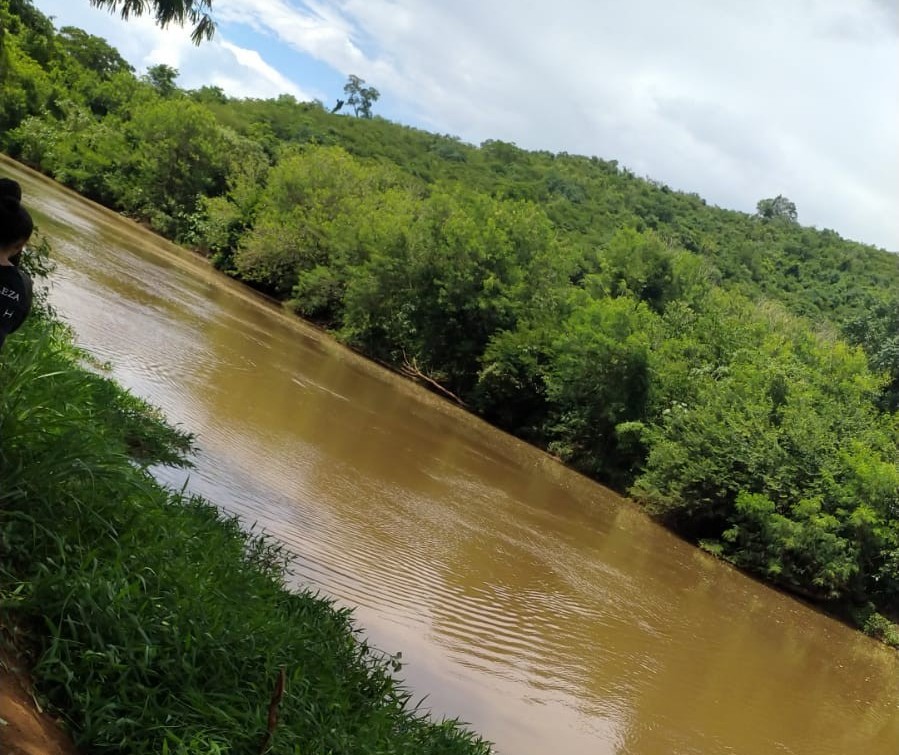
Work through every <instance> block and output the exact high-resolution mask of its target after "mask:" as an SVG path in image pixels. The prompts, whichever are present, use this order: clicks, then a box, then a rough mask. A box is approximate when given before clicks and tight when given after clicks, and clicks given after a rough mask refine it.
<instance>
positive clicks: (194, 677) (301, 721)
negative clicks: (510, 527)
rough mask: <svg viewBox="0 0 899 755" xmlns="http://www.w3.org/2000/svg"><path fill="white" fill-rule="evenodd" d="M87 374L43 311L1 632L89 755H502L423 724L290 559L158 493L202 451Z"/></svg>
mask: <svg viewBox="0 0 899 755" xmlns="http://www.w3.org/2000/svg"><path fill="white" fill-rule="evenodd" d="M81 356H82V355H79V353H78V351H77V350H76V349H75V348H74V347H73V346H72V344H71V341H70V340H69V338H68V334H67V332H66V330H65V329H64V328H63V327H61V326H60V325H59V324H58V323H57V322H56V321H55V320H54V319H53V317H52V314H51V313H49V312H48V311H47V309H46V307H43V308H42V311H40V312H38V313H36V315H35V316H33V317H32V319H31V321H30V322H29V323H28V325H27V326H26V327H25V328H24V329H23V331H22V332H21V333H18V334H16V336H15V337H14V338H11V339H9V341H8V342H7V345H6V348H5V350H4V352H3V354H2V360H0V385H2V386H3V390H2V391H0V623H2V624H3V625H4V626H5V627H7V628H10V627H13V626H17V627H24V628H25V629H24V634H25V635H26V638H27V643H28V645H29V647H30V649H31V652H32V655H33V660H34V676H35V678H36V681H37V689H38V691H39V693H40V695H41V696H42V697H43V698H44V699H45V700H46V701H47V702H48V703H49V704H50V705H52V706H53V708H55V709H56V710H57V711H58V712H59V713H60V714H61V715H62V717H63V718H64V719H65V720H66V721H67V722H68V724H69V726H70V728H71V731H72V733H73V736H74V739H75V741H76V744H77V745H79V746H81V747H82V748H83V749H84V751H85V752H90V753H135V754H140V755H142V754H144V753H154V754H158V753H172V754H174V753H185V754H186V753H191V754H192V755H193V754H197V753H236V754H239V755H243V754H244V753H259V752H266V753H284V754H288V753H290V754H292V755H296V754H298V753H303V755H312V754H313V753H322V754H325V753H335V754H336V753H348V754H349V753H353V754H354V755H356V754H360V755H362V754H364V753H410V754H411V753H415V755H420V754H424V753H434V754H438V753H439V754H446V755H453V754H455V753H472V754H474V753H488V752H490V747H489V746H488V745H487V744H486V743H485V742H483V741H482V740H481V739H479V738H478V737H476V736H475V735H473V734H471V733H470V732H468V731H466V730H464V729H463V728H461V727H460V726H459V725H458V723H457V722H455V721H442V722H437V721H432V720H430V719H428V718H427V717H425V716H423V715H421V714H420V713H419V712H417V711H416V710H415V709H414V708H412V707H410V705H409V703H410V693H409V692H408V691H406V690H405V689H404V688H402V687H401V686H400V685H398V683H397V682H396V681H395V679H394V678H393V676H392V672H393V671H395V665H396V664H395V662H394V660H393V659H392V658H391V657H389V656H386V655H384V654H382V653H380V652H378V651H375V650H374V649H372V648H370V647H369V646H368V645H367V644H366V643H365V641H364V640H363V639H362V638H361V637H360V635H359V632H358V630H357V629H356V628H355V627H354V625H353V622H352V617H351V615H350V613H349V612H348V611H346V610H342V609H337V608H336V607H335V606H334V605H332V604H331V603H330V602H328V601H327V600H324V599H322V598H320V597H318V596H316V595H313V594H311V593H309V592H305V593H295V592H291V591H290V590H288V589H286V587H285V582H284V577H285V573H286V572H285V569H286V558H285V556H284V554H283V553H282V552H281V551H279V550H278V548H277V547H275V546H274V545H273V544H272V543H269V542H267V541H266V540H264V539H261V538H259V537H255V536H253V535H251V534H247V533H246V532H244V531H243V530H242V529H241V527H240V526H239V524H238V523H237V521H235V520H234V519H228V518H225V517H223V516H222V515H221V513H220V512H219V511H218V510H217V509H216V508H214V507H213V506H211V505H210V504H209V503H207V502H205V501H203V500H201V499H198V498H192V497H185V496H183V495H182V494H178V493H175V492H173V491H170V490H166V489H164V488H163V487H161V486H160V485H158V484H157V483H156V482H155V481H154V480H153V478H152V477H151V475H150V474H149V473H148V472H147V466H148V465H150V464H153V463H158V462H160V461H162V462H167V463H173V462H176V461H177V460H178V459H182V460H183V451H184V450H185V449H186V448H187V447H188V445H189V440H190V439H189V437H188V436H186V435H184V434H182V433H179V432H177V431H174V430H172V429H171V428H168V427H166V426H165V424H164V423H163V422H162V421H161V418H160V416H159V415H158V413H156V412H155V411H154V410H152V409H151V408H150V407H148V406H147V405H146V404H144V403H143V402H142V401H140V400H138V399H136V398H135V397H133V396H131V395H129V394H127V393H126V392H124V391H123V390H121V389H120V388H118V387H117V386H115V384H113V383H112V382H110V381H109V380H107V379H106V378H104V377H102V376H98V375H96V374H94V373H93V372H91V371H90V370H88V369H85V368H84V367H82V366H81V365H82V360H81ZM282 669H283V679H284V681H285V689H284V693H283V698H282V699H281V700H280V704H279V705H278V710H277V715H278V723H277V726H276V727H274V728H273V727H272V726H271V723H270V721H269V715H270V712H271V711H270V707H271V702H272V699H273V697H272V694H273V689H274V688H275V686H276V680H277V679H278V678H279V674H280V673H281V670H282ZM272 730H273V734H272V736H271V737H269V733H270V731H272Z"/></svg>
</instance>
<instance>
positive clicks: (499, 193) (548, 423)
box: [0, 0, 899, 644]
mask: <svg viewBox="0 0 899 755" xmlns="http://www.w3.org/2000/svg"><path fill="white" fill-rule="evenodd" d="M0 22H2V25H3V27H4V28H5V29H6V34H5V35H4V44H3V50H2V56H3V59H2V69H0V70H2V75H0V147H2V149H3V150H4V151H5V152H6V153H8V154H10V155H12V156H14V157H16V158H18V159H20V160H22V161H23V162H25V163H27V164H30V165H32V166H35V167H38V168H39V169H40V170H42V171H43V172H45V173H47V174H49V175H51V176H53V177H54V178H56V179H57V180H59V181H61V182H63V183H65V184H67V185H69V186H71V187H72V188H74V189H76V190H77V191H79V192H81V193H82V194H84V195H86V196H88V197H90V198H92V199H95V200H97V201H99V202H102V203H103V204H106V205H108V206H110V207H113V208H115V209H117V210H119V211H121V212H123V213H125V214H127V215H129V216H131V217H134V218H136V219H138V220H141V221H143V222H145V223H148V224H149V225H150V226H152V227H153V228H154V229H156V230H157V231H158V232H160V233H161V234H163V235H165V236H168V237H169V238H172V239H174V240H176V241H179V242H181V243H183V244H186V245H188V246H191V247H194V248H197V249H199V250H201V251H202V252H204V253H205V254H207V255H209V257H210V258H211V260H212V262H213V263H214V264H215V265H216V266H217V267H219V268H220V269H222V270H224V271H225V272H227V273H228V274H229V275H232V276H234V277H236V278H239V279H241V280H243V281H245V282H247V283H248V284H250V285H252V286H254V287H257V288H258V289H260V290H262V291H264V292H266V293H268V294H271V295H273V296H275V297H278V298H279V299H281V300H283V301H284V302H285V304H286V306H288V307H289V308H291V309H292V310H293V311H295V312H297V313H298V314H300V315H302V316H304V317H307V318H309V319H311V320H313V321H315V322H317V323H319V324H321V325H323V326H325V327H327V328H329V329H330V330H331V331H332V332H333V333H334V334H335V335H336V336H337V337H338V338H339V339H341V340H342V341H344V342H346V343H347V344H349V345H351V346H353V347H354V348H357V349H359V350H361V351H362V352H364V353H366V354H368V355H369V356H371V357H373V358H375V359H378V360H380V361H382V362H385V363H387V364H389V365H392V366H393V367H395V368H397V369H399V370H401V371H404V372H406V373H407V374H410V375H413V376H415V377H417V378H418V379H420V380H422V381H423V382H425V383H426V384H428V385H430V386H431V387H435V388H436V389H437V390H440V391H441V392H443V393H444V394H446V395H449V396H452V397H454V398H455V399H456V400H458V401H460V402H461V403H463V404H464V405H465V406H467V407H468V408H469V409H471V410H472V411H474V412H476V413H478V414H480V415H481V416H483V417H485V418H486V419H488V420H489V421H491V422H493V423H495V424H497V425H499V426H500V427H503V428H505V429H506V430H508V431H510V432H512V433H515V434H516V435H518V436H520V437H522V438H524V439H526V440H528V441H530V442H532V443H534V444H537V445H539V446H541V447H543V448H546V449H547V450H549V451H550V452H551V453H553V454H556V455H557V456H558V457H559V458H561V459H562V460H564V461H565V462H566V463H568V464H570V465H572V466H573V467H575V468H577V469H579V470H581V471H583V472H585V473H587V474H589V475H591V476H593V477H595V478H596V479H598V480H600V481H602V482H605V483H607V484H610V485H613V486H614V487H616V488H618V489H619V490H622V491H627V492H628V493H630V495H632V496H633V497H635V498H636V499H637V500H639V501H641V502H643V503H644V504H645V505H646V507H647V509H648V510H649V511H650V512H651V513H652V514H653V515H655V516H657V517H659V518H660V519H662V520H663V521H665V522H667V523H668V524H669V525H671V526H672V527H674V528H676V529H677V530H678V531H679V532H680V533H682V534H683V535H684V536H686V537H688V538H690V539H692V540H694V541H696V542H697V543H699V544H701V545H702V547H704V548H705V549H707V550H708V551H710V552H712V553H715V554H717V555H718V556H720V557H721V558H724V559H726V560H728V561H730V562H731V563H733V564H736V565H737V566H739V567H741V568H744V569H747V570H749V571H750V572H752V573H754V574H756V575H758V576H760V577H762V578H764V579H766V580H769V581H770V582H772V583H774V584H776V585H778V586H780V587H782V588H784V589H787V590H789V591H792V592H794V593H796V594H799V595H802V596H804V597H806V598H808V599H811V600H814V601H815V602H816V603H818V604H819V605H822V606H824V607H827V608H829V609H830V610H834V611H838V612H839V613H841V614H842V615H844V616H850V617H852V618H853V619H854V620H855V621H857V622H858V624H859V625H860V626H862V627H864V628H865V629H866V630H867V631H869V632H870V633H872V634H877V635H880V636H881V637H883V638H885V639H887V640H889V641H892V642H895V643H897V644H899V635H897V633H896V632H895V630H894V628H893V627H892V626H891V625H890V620H896V619H899V518H897V512H899V467H897V461H899V419H897V415H896V414H895V410H896V409H897V406H899V314H897V313H899V301H897V299H896V294H895V292H896V291H899V258H897V257H896V256H895V255H894V254H891V253H889V252H887V251H884V250H880V249H876V248H873V247H870V246H866V245H862V244H858V243H855V242H852V241H848V240H845V239H843V238H841V237H840V236H839V235H838V234H837V233H835V232H834V231H830V230H816V229H813V228H808V227H803V226H802V225H801V224H800V223H799V222H798V217H797V211H796V208H795V207H794V206H793V205H792V203H791V202H790V201H789V200H788V199H786V198H784V197H775V198H770V199H762V200H761V201H760V202H759V206H758V212H757V213H756V214H755V215H748V214H745V213H740V212H734V211H729V210H725V209H721V208H718V207H712V206H709V205H708V204H707V203H706V202H705V201H704V200H703V199H701V198H700V197H699V196H697V195H695V194H685V193H681V192H678V191H676V190H674V189H672V188H671V187H668V186H665V185H662V184H659V183H657V182H654V181H652V180H649V179H644V178H640V177H638V176H635V175H634V174H633V173H632V172H630V171H629V170H627V169H626V168H624V167H622V166H620V165H618V164H617V163H616V162H615V161H614V160H605V159H599V158H597V157H584V156H577V155H569V154H564V153H563V154H552V153H549V152H532V151H525V150H522V149H519V148H518V147H516V146H515V145H514V144H509V143H505V142H500V141H487V142H484V143H483V144H481V145H480V146H473V145H469V144H466V143H463V142H462V141H460V140H459V139H457V138H454V137H452V136H448V135H437V134H431V133H427V132H424V131H421V130H416V129H413V128H408V127H404V126H402V125H398V124H395V123H391V122H389V121H386V120H384V119H381V118H378V117H354V116H353V115H344V114H333V113H331V112H329V110H328V109H327V108H326V107H324V106H323V105H322V104H321V103H300V102H297V101H296V100H294V99H293V98H292V97H290V96H282V97H280V98H278V99H275V100H259V99H233V98H229V97H227V96H225V95H224V93H223V92H222V91H221V90H219V89H217V88H215V87H203V88H201V89H199V90H195V91H183V90H181V89H180V88H178V86H177V83H176V82H177V72H176V71H174V70H173V69H170V68H168V67H166V66H156V67H154V68H151V69H150V70H149V71H148V72H147V74H146V75H143V76H141V75H137V74H136V73H135V72H134V71H133V70H132V68H131V67H130V66H129V65H128V63H127V62H126V61H125V60H123V59H122V57H121V56H120V55H119V54H118V53H117V51H116V50H114V49H112V48H111V47H110V46H109V45H108V44H107V43H105V42H104V41H103V40H101V39H98V38H96V37H93V36H91V35H88V34H86V33H85V32H83V31H81V30H79V29H74V28H70V27H66V28H62V29H59V30H56V29H54V27H53V25H52V24H51V22H50V21H49V20H48V19H47V18H46V17H44V16H43V15H42V14H40V13H39V12H38V11H37V10H35V9H34V7H33V6H32V5H31V4H30V2H28V0H0ZM356 112H357V113H358V110H357V111H356ZM362 115H363V116H364V115H370V112H369V113H364V112H363V113H362ZM800 210H801V208H800Z"/></svg>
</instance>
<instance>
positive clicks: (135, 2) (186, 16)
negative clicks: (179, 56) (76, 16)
mask: <svg viewBox="0 0 899 755" xmlns="http://www.w3.org/2000/svg"><path fill="white" fill-rule="evenodd" d="M91 5H93V6H94V7H95V8H106V9H108V10H109V12H110V13H115V12H116V11H118V10H119V9H121V15H122V18H124V19H128V18H129V17H130V16H131V15H132V14H133V15H135V16H142V15H143V14H144V13H145V12H147V11H150V10H151V11H153V13H154V15H155V17H156V23H157V24H159V25H160V26H162V27H163V28H164V27H166V26H168V25H169V24H170V23H172V21H174V22H176V23H178V24H184V23H185V22H189V23H191V24H193V25H194V28H193V31H192V32H191V34H190V38H191V39H192V40H193V43H194V44H196V45H198V44H200V42H202V41H203V40H204V39H212V36H213V34H215V22H214V21H213V20H212V16H210V15H209V14H210V12H211V11H212V0H91Z"/></svg>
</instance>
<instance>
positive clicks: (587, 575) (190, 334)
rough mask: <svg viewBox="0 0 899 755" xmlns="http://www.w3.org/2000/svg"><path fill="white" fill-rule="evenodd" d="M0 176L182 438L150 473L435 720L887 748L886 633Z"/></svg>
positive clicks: (523, 740) (108, 352)
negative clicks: (17, 193) (281, 568)
mask: <svg viewBox="0 0 899 755" xmlns="http://www.w3.org/2000/svg"><path fill="white" fill-rule="evenodd" d="M0 175H11V176H13V177H15V178H17V179H18V180H19V181H20V182H21V183H22V184H23V188H24V190H25V197H26V206H28V207H29V208H32V209H33V210H34V211H35V213H34V214H35V216H36V220H37V221H38V223H39V226H40V228H41V229H42V230H43V231H44V232H45V233H46V234H47V235H48V236H49V237H50V239H51V242H52V245H53V249H54V257H55V259H56V261H57V264H58V268H57V271H56V272H55V273H54V275H53V277H52V284H51V301H52V303H53V305H54V306H55V307H56V308H57V310H58V311H59V313H60V314H61V315H62V316H63V318H64V319H65V320H67V321H68V322H69V323H70V324H71V325H72V327H73V328H74V330H75V332H76V335H77V341H78V343H79V344H81V345H82V346H84V347H85V348H87V349H88V350H89V351H90V352H92V353H93V354H94V355H96V356H97V357H98V358H99V359H100V360H102V361H105V362H108V363H109V364H110V366H111V370H112V374H113V375H114V376H115V377H116V378H117V379H118V380H119V381H120V382H121V383H123V384H124V385H126V386H127V387H129V388H130V389H132V390H133V391H134V392H135V393H137V394H139V395H141V396H143V397H145V398H147V399H149V400H150V401H151V402H153V403H154V404H156V405H158V406H160V407H162V409H163V410H164V411H165V413H166V414H167V416H168V417H169V419H170V420H171V421H172V422H174V423H176V424H179V425H181V426H183V427H184V428H185V429H187V430H190V431H191V432H193V433H196V435H197V438H198V441H197V442H198V447H199V451H198V453H197V457H196V468H195V469H193V470H191V471H190V472H189V473H184V472H180V471H179V472H172V471H170V470H160V471H159V475H160V476H161V477H162V479H163V480H164V481H166V482H167V483H170V484H172V485H177V486H180V485H182V484H183V483H184V482H185V480H186V481H187V484H188V486H189V488H190V489H191V490H193V491H195V492H198V493H200V494H202V495H204V496H207V497H208V498H209V499H210V500H212V501H213V502H215V503H216V504H218V505H219V506H221V507H222V508H223V509H224V510H226V511H227V512H229V513H232V514H235V515H237V516H239V517H240V518H241V519H242V520H243V521H244V522H245V523H246V524H247V526H250V525H255V526H256V527H257V528H258V529H262V530H264V531H266V532H268V533H269V534H271V535H272V536H274V537H275V538H277V539H278V540H280V541H282V542H283V543H284V544H286V546H287V547H288V548H289V549H290V550H292V551H293V552H295V553H296V554H297V562H296V567H295V572H296V574H295V579H296V581H297V583H298V584H306V585H311V586H313V587H314V588H316V589H318V590H320V591H321V592H322V593H324V594H326V595H329V596H332V597H333V598H335V599H336V600H337V601H338V602H339V603H341V604H344V605H349V606H353V607H354V608H355V613H356V616H357V619H358V621H359V623H360V625H361V626H362V627H364V629H365V632H366V634H367V635H368V636H369V638H370V639H371V640H372V642H373V643H374V644H375V645H376V646H378V647H380V648H382V649H384V650H387V651H391V652H395V651H398V650H401V651H402V653H403V660H404V662H405V664H406V665H405V666H404V669H403V672H402V675H403V676H404V677H405V679H406V680H407V683H408V685H409V686H410V688H411V689H412V690H413V691H414V693H415V699H421V698H424V705H425V707H427V708H429V709H431V711H432V712H433V714H434V715H436V716H449V717H460V718H462V719H463V720H465V721H468V722H471V724H472V726H473V727H474V728H476V729H477V730H478V731H480V732H481V733H482V734H483V735H484V736H485V737H487V738H488V739H490V740H492V741H494V742H495V743H496V745H497V751H498V752H499V753H502V754H503V755H606V754H611V753H616V754H619V753H620V754H622V755H625V754H626V755H680V754H683V755H687V754H694V753H695V754H696V755H721V754H723V753H739V754H743V753H746V754H748V755H767V754H768V753H777V754H781V753H790V754H793V755H854V754H855V753H858V754H859V755H880V754H881V753H882V754H883V755H896V754H897V753H899V656H897V655H896V654H895V653H894V652H892V651H889V650H887V649H886V648H884V647H882V646H880V645H878V644H877V643H875V642H873V641H871V640H869V639H867V638H865V637H864V636H862V635H861V634H859V633H857V632H854V631H852V630H850V629H848V628H846V627H844V626H842V625H841V624H839V623H837V622H835V621H833V620H831V619H828V618H826V617H825V616H822V615H821V614H819V613H817V612H815V611H814V610H811V609H810V608H808V607H806V606H805V605H803V604H802V603H800V602H798V601H796V600H794V599H792V598H790V597H788V596H785V595H782V594H780V593H778V592H776V591H774V590H771V589H768V588H766V587H764V586H762V585H760V584H758V583H756V582H754V581H753V580H751V579H748V578H747V577H745V576H743V575H741V574H739V573H737V572H736V571H734V570H733V569H730V568H728V567H726V566H725V565H723V564H720V563H718V562H716V561H715V560H713V559H712V558H710V557H709V556H707V555H705V554H703V553H701V552H700V551H699V550H697V549H695V548H693V547H691V546H688V545H686V544H684V543H683V542H681V541H679V540H678V539H676V538H675V537H673V536H672V535H670V534H669V533H668V532H666V531H665V530H663V529H661V528H660V527H658V526H656V525H655V524H653V523H652V522H650V521H648V520H647V519H646V517H645V516H643V514H642V513H641V512H640V511H639V509H637V508H636V507H635V506H634V505H633V504H632V503H631V502H629V501H627V500H624V499H622V498H620V497H618V496H616V495H615V494H613V493H612V492H610V491H608V490H607V489H605V488H603V487H601V486H599V485H596V484H594V483H592V482H590V481H588V480H586V479H584V478H583V477H580V476H579V475H577V474H574V473H572V472H570V471H568V470H566V469H564V468H563V467H561V466H560V465H558V464H557V463H555V462H554V461H553V460H552V459H550V458H549V457H547V456H546V455H544V454H542V453H540V452H538V451H536V450H534V449H532V448H530V447H528V446H526V445H524V444H522V443H519V442H518V441H516V440H515V439H513V438H510V437H509V436H507V435H504V434H503V433H500V432H498V431H496V430H493V429H491V428H490V427H487V426H486V425H484V424H483V423H481V422H479V421H478V420H476V419H473V418H472V417H470V416H468V415H466V414H465V413H463V412H461V411H459V410H457V409H456V408H455V407H453V406H450V405H448V404H446V403H445V402H442V401H441V400H439V399H437V398H435V397H433V396H432V395H430V394H428V393H426V392H424V391H422V390H420V389H419V388H417V387H416V386H413V385H410V384H409V383H407V382H405V381H403V380H401V379H398V378H396V377H395V376H393V375H391V374H389V373H388V372H386V371H384V370H382V369H380V368H378V367H376V366H374V365H371V364H370V363H368V362H366V361H365V360H363V359H361V358H359V357H357V356H355V355H353V354H351V353H349V352H348V351H346V350H345V349H343V348H341V347H340V346H338V345H336V344H335V343H334V342H333V341H332V340H330V339H329V338H328V337H326V336H324V335H322V334H320V333H319V332H317V331H316V330H314V329H312V328H309V327H307V326H305V325H304V324H302V323H300V322H297V321H296V320H294V319H293V318H290V317H287V316H285V315H284V314H282V313H281V311H280V310H279V309H278V308H277V307H275V306H272V305H270V304H268V303H266V302H264V301H262V300H261V299H260V298H259V297H256V296H255V295H252V294H250V293H249V292H247V291H246V290H245V289H244V288H242V287H241V286H239V285H238V284H235V283H234V282H233V281H230V280H228V279H226V278H225V277H223V276H221V275H219V274H217V273H215V272H213V271H211V270H210V269H209V268H208V266H206V264H205V263H204V262H203V261H202V260H199V259H198V258H196V257H195V256H193V255H191V254H189V253H186V252H184V251H182V250H179V249H177V248H176V247H174V246H172V245H170V244H168V243H166V242H164V241H162V240H161V239H159V238H158V237H156V236H153V235H151V234H150V233H147V232H146V231H144V230H143V229H141V228H139V227H138V226H136V225H135V224H133V223H130V222H128V221H126V220H123V219H121V218H120V217H118V216H117V215H115V214H113V213H111V212H109V211H106V210H104V209H102V208H99V207H97V206H96V205H93V204H91V203H88V202H86V201H84V200H82V199H80V198H79V197H77V196H76V195H74V194H72V193H71V192H68V191H66V190H64V189H61V188H60V187H58V186H57V185H55V184H53V183H52V182H49V181H47V180H46V179H44V178H41V177H38V176H36V175H35V174H33V173H30V172H27V171H25V170H24V169H22V168H20V167H18V166H16V165H15V164H14V163H11V162H9V161H7V160H5V159H3V160H2V161H0Z"/></svg>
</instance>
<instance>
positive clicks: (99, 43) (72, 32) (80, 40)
mask: <svg viewBox="0 0 899 755" xmlns="http://www.w3.org/2000/svg"><path fill="white" fill-rule="evenodd" d="M56 40H57V42H58V43H59V46H60V48H62V49H63V50H64V51H65V52H66V53H67V54H68V55H70V56H71V57H72V58H74V59H75V60H76V61H77V62H78V63H79V64H80V65H81V66H82V67H84V68H86V69H88V70H89V71H93V72H94V73H96V74H97V75H98V76H100V77H101V78H104V79H108V78H110V77H111V76H113V75H114V74H116V73H121V72H123V71H127V72H129V73H130V72H133V71H134V69H133V68H132V67H131V66H130V65H129V64H128V62H127V61H126V60H125V59H124V58H123V57H122V56H121V55H120V54H119V51H118V50H116V49H115V48H114V47H112V46H111V45H110V44H109V43H108V42H107V41H106V40H105V39H103V38H101V37H95V36H94V35H93V34H88V33H87V32H86V31H83V30H82V29H78V28H76V27H74V26H63V27H62V29H60V30H59V34H58V35H57V37H56Z"/></svg>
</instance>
